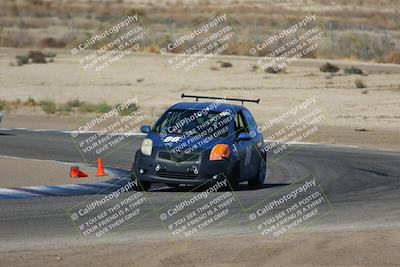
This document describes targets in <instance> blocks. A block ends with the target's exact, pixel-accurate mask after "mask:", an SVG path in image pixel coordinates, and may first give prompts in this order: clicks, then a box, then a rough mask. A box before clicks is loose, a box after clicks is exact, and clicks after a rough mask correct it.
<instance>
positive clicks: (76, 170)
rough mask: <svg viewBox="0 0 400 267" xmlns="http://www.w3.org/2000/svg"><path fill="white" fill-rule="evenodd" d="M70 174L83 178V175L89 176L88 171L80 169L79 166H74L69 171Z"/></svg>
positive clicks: (73, 176)
mask: <svg viewBox="0 0 400 267" xmlns="http://www.w3.org/2000/svg"><path fill="white" fill-rule="evenodd" d="M69 176H70V177H72V178H81V177H88V175H87V174H86V173H84V172H83V171H80V170H79V167H78V166H72V167H71V170H70V172H69Z"/></svg>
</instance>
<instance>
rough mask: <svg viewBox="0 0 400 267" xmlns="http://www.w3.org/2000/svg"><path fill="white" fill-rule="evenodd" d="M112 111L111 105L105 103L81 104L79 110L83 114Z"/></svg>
mask: <svg viewBox="0 0 400 267" xmlns="http://www.w3.org/2000/svg"><path fill="white" fill-rule="evenodd" d="M111 109H112V107H111V106H110V105H108V104H107V103H105V102H101V103H99V104H90V103H87V102H81V104H80V106H79V107H78V110H79V111H80V112H82V113H106V112H109V111H110V110H111Z"/></svg>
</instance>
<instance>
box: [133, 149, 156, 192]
mask: <svg viewBox="0 0 400 267" xmlns="http://www.w3.org/2000/svg"><path fill="white" fill-rule="evenodd" d="M136 156H137V153H136ZM136 156H135V160H136ZM130 176H131V181H132V183H133V184H134V185H133V190H135V191H149V189H150V187H151V183H150V182H144V181H139V179H137V178H136V175H135V162H133V164H132V169H131V173H130Z"/></svg>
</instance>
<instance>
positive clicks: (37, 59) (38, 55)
mask: <svg viewBox="0 0 400 267" xmlns="http://www.w3.org/2000/svg"><path fill="white" fill-rule="evenodd" d="M28 57H29V58H30V59H31V60H32V63H47V62H46V55H45V54H43V53H42V52H40V51H33V50H31V51H29V53H28Z"/></svg>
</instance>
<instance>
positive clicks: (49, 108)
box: [40, 100, 57, 114]
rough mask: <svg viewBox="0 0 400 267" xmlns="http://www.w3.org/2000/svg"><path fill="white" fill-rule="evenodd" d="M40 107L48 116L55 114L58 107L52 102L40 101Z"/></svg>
mask: <svg viewBox="0 0 400 267" xmlns="http://www.w3.org/2000/svg"><path fill="white" fill-rule="evenodd" d="M40 106H41V108H42V110H43V111H44V112H46V114H54V113H56V112H57V106H56V104H55V103H54V101H52V100H43V101H40Z"/></svg>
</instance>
